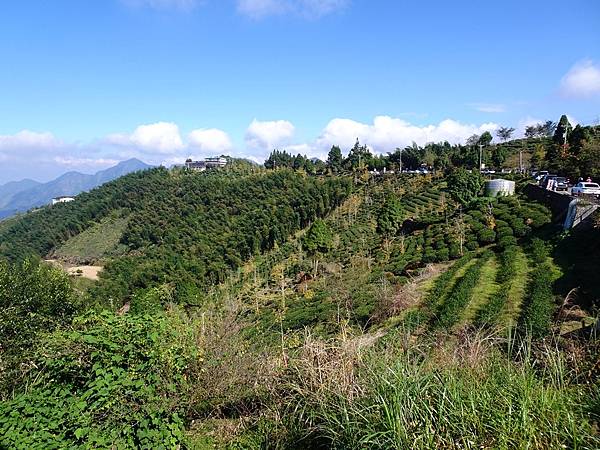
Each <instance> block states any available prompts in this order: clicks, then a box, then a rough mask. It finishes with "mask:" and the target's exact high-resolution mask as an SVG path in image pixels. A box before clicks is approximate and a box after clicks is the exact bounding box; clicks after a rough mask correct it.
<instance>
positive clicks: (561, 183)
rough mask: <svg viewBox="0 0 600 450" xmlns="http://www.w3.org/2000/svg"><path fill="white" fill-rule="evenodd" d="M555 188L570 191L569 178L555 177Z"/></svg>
mask: <svg viewBox="0 0 600 450" xmlns="http://www.w3.org/2000/svg"><path fill="white" fill-rule="evenodd" d="M554 190H555V191H568V190H569V179H568V178H565V177H556V178H555V179H554Z"/></svg>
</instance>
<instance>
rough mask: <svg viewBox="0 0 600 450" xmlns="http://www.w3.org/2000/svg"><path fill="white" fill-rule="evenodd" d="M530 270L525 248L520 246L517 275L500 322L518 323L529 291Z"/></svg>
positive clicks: (516, 266) (517, 255)
mask: <svg viewBox="0 0 600 450" xmlns="http://www.w3.org/2000/svg"><path fill="white" fill-rule="evenodd" d="M530 271H531V264H530V262H529V260H528V259H527V256H526V255H525V252H523V249H522V248H521V247H519V248H518V249H517V252H516V258H515V277H514V279H513V281H512V284H511V287H510V291H509V295H508V301H507V303H506V306H505V307H504V308H503V310H502V312H501V314H500V317H499V321H498V322H499V324H503V325H506V326H514V325H515V324H516V323H517V320H518V318H519V316H520V314H521V305H522V304H523V300H524V298H525V295H526V293H527V285H528V282H529V272H530Z"/></svg>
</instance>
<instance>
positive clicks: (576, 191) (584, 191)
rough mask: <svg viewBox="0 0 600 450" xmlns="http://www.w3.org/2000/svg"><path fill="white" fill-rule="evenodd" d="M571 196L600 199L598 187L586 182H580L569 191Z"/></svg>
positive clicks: (596, 184)
mask: <svg viewBox="0 0 600 450" xmlns="http://www.w3.org/2000/svg"><path fill="white" fill-rule="evenodd" d="M571 194H573V195H595V196H596V197H600V185H599V184H598V183H588V182H586V181H580V182H579V183H577V184H576V185H575V186H573V189H571Z"/></svg>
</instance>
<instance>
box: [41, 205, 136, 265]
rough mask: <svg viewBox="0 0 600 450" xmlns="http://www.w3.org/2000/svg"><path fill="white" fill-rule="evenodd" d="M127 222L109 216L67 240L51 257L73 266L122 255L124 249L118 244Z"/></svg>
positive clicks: (116, 216)
mask: <svg viewBox="0 0 600 450" xmlns="http://www.w3.org/2000/svg"><path fill="white" fill-rule="evenodd" d="M127 221H128V218H127V217H125V216H122V215H120V214H119V215H117V214H115V215H111V216H110V217H107V218H105V219H103V220H102V221H100V222H98V223H96V224H94V225H93V226H91V227H89V228H87V229H86V230H84V231H83V232H81V233H79V234H78V235H76V236H74V237H72V238H71V239H69V240H68V241H67V242H65V243H64V244H63V245H62V246H60V247H59V248H57V249H55V250H54V251H53V252H52V254H51V256H52V257H53V259H57V260H61V261H65V262H70V263H74V264H90V263H97V262H101V261H102V260H103V259H105V258H107V257H112V256H117V255H119V254H123V253H125V251H126V248H125V247H124V246H122V245H120V244H119V240H120V239H121V236H122V235H123V231H124V230H125V227H126V226H127Z"/></svg>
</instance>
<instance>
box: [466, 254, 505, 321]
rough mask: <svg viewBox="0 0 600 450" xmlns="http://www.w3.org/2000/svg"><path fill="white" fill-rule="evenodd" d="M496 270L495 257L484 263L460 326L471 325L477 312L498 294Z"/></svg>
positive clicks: (496, 261) (496, 262)
mask: <svg viewBox="0 0 600 450" xmlns="http://www.w3.org/2000/svg"><path fill="white" fill-rule="evenodd" d="M498 269H499V267H498V260H497V258H496V257H495V256H494V257H492V258H490V259H489V260H488V261H486V262H485V264H484V265H483V267H482V268H481V273H480V276H479V281H478V282H477V284H476V285H475V287H474V288H473V292H472V294H471V301H470V302H469V304H468V305H467V307H466V308H465V310H464V312H463V314H462V319H461V321H460V324H459V325H460V326H462V325H464V324H470V323H472V322H473V319H474V318H475V315H476V314H477V312H478V310H479V309H481V308H482V307H484V305H486V304H487V303H488V302H489V300H490V299H491V298H492V297H493V296H494V295H496V294H497V293H498V288H499V285H498V283H496V276H497V273H498Z"/></svg>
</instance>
